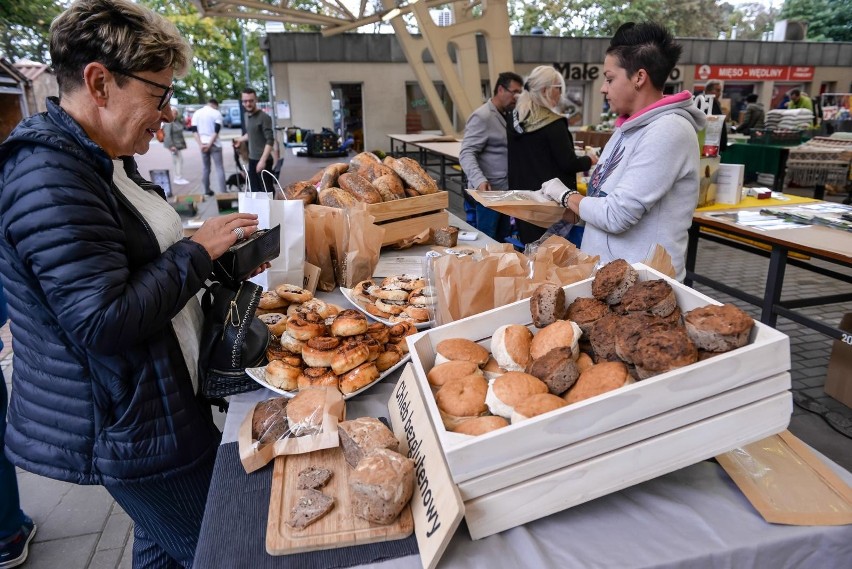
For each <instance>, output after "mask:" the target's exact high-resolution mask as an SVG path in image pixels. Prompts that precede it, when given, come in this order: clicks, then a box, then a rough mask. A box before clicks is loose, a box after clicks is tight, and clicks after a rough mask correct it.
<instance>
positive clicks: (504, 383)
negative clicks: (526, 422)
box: [485, 371, 547, 419]
mask: <svg viewBox="0 0 852 569" xmlns="http://www.w3.org/2000/svg"><path fill="white" fill-rule="evenodd" d="M537 393H547V386H546V385H545V384H544V382H543V381H541V380H540V379H538V378H537V377H534V376H532V375H529V374H527V373H524V372H521V371H509V372H506V373H504V374H503V375H501V376H500V377H498V378H497V379H495V380H493V381H489V382H488V392H487V394H486V396H485V404H486V405H488V410H489V411H491V414H492V415H499V416H500V417H503V418H505V419H510V418H511V417H512V411H513V409H514V408H515V405H517V404H518V403H520V402H521V401H523V400H524V399H526V398H527V397H529V396H531V395H535V394H537Z"/></svg>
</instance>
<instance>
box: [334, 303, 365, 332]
mask: <svg viewBox="0 0 852 569" xmlns="http://www.w3.org/2000/svg"><path fill="white" fill-rule="evenodd" d="M368 326H369V325H368V324H367V317H366V316H364V315H363V314H362V313H361V312H359V311H358V310H355V309H354V308H350V309H348V310H342V311H341V312H339V313H338V314H337V316H335V317H334V321H333V322H332V323H331V334H332V335H333V336H357V335H358V334H363V333H364V332H366V331H367V328H368Z"/></svg>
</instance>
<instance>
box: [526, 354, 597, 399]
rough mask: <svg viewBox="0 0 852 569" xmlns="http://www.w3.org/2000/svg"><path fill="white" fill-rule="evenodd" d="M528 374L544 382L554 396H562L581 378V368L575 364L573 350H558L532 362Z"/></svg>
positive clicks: (528, 366) (527, 369)
mask: <svg viewBox="0 0 852 569" xmlns="http://www.w3.org/2000/svg"><path fill="white" fill-rule="evenodd" d="M586 357H588V356H586ZM526 373H528V374H530V375H532V376H535V377H537V378H539V379H540V380H541V381H543V382H544V384H545V385H547V390H548V391H549V392H550V393H552V394H553V395H562V394H563V393H565V392H566V391H568V390H569V389H570V388H571V386H572V385H574V383H575V382H576V381H577V378H578V377H580V368H579V366H578V365H577V364H576V363H575V362H574V359H573V355H572V352H571V348H556V349H555V350H550V351H549V352H547V354H545V355H544V356H542V357H540V358H538V359H537V360H532V361H530V363H529V365H527V368H526Z"/></svg>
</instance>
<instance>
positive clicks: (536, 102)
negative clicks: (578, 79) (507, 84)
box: [507, 65, 597, 244]
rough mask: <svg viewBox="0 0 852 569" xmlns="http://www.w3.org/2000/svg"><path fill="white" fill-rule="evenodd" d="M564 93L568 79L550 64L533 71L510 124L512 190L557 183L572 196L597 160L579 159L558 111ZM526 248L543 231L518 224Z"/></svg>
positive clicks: (510, 182)
mask: <svg viewBox="0 0 852 569" xmlns="http://www.w3.org/2000/svg"><path fill="white" fill-rule="evenodd" d="M564 91H565V78H564V77H563V76H562V74H561V73H559V71H557V70H556V69H555V68H553V67H551V66H548V65H540V66H539V67H536V68H535V69H533V70H532V73H530V75H529V77H527V80H526V82H525V83H524V86H523V91H522V92H521V94H520V96H519V97H518V100H517V104H516V105H515V110H514V111H513V113H512V120H510V121H508V122H509V124H508V127H507V132H508V135H507V137H508V143H509V188H511V189H513V190H538V189H540V188H541V186H542V184H544V182H546V181H548V180H551V179H553V178H559V180H560V181H561V182H562V183H563V184H564V185H565V186H566V187H567V188H570V189H572V190H574V191H576V189H577V172H583V171H585V170H589V169H591V167H592V166H594V165H595V164H596V163H597V157H594V156H577V154H576V153H575V152H574V139H573V138H572V137H571V132H570V131H569V130H568V121H567V120H566V119H565V117H564V116H562V115H560V114H558V113H557V112H556V111H555V110H554V109H555V108H556V106H557V105H558V104H559V99H560V98H561V97H562V93H563V92H564ZM517 223H518V237H519V238H520V240H521V242H522V243H524V244H527V243H532V242H533V241H535V240H537V239H538V238H540V237H541V236H542V234H543V233H544V231H545V230H544V229H543V228H541V227H538V226H536V225H533V224H531V223H527V222H524V221H520V220H518V222H517Z"/></svg>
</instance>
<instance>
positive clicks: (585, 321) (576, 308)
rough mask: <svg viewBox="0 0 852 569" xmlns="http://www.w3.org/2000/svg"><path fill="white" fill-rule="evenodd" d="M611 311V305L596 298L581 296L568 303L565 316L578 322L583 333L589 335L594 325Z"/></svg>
mask: <svg viewBox="0 0 852 569" xmlns="http://www.w3.org/2000/svg"><path fill="white" fill-rule="evenodd" d="M609 313H610V310H609V305H608V304H607V303H605V302H601V301H600V300H598V299H596V298H586V297H580V298H575V299H574V301H573V302H572V303H571V304H569V305H568V310H567V311H566V313H565V318H567V319H568V320H570V321H571V322H576V323H577V326H579V327H580V330H582V331H583V334H585V335H586V336H588V335H589V334H590V333H591V331H592V325H593V324H594V323H595V322H597V321H598V320H600V319H601V318H603V317H604V316H606V315H607V314H609Z"/></svg>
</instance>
